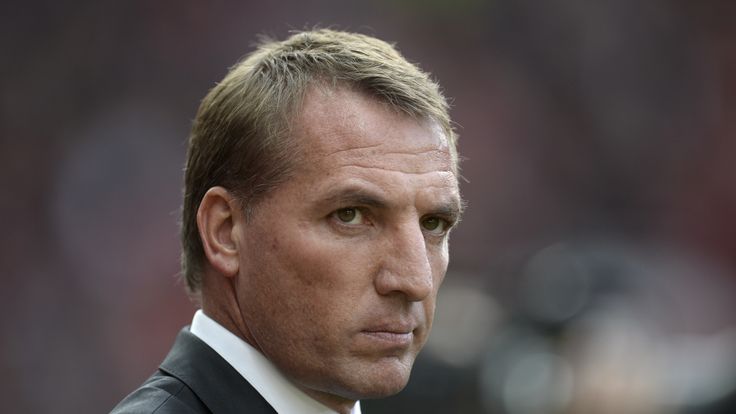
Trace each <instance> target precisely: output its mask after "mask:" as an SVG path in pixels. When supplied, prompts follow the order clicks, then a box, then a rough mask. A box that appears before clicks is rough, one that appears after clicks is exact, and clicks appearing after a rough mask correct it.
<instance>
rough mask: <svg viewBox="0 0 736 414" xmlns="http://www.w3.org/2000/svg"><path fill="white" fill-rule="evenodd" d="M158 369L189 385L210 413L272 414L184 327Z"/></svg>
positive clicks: (227, 365)
mask: <svg viewBox="0 0 736 414" xmlns="http://www.w3.org/2000/svg"><path fill="white" fill-rule="evenodd" d="M160 368H161V370H162V371H164V372H166V373H168V374H169V375H172V376H174V377H176V378H178V379H179V380H180V381H182V382H184V383H185V384H186V385H187V386H189V388H191V389H192V391H194V393H195V394H197V396H198V397H199V398H200V399H201V400H202V402H203V403H204V404H205V405H206V406H207V408H209V409H210V411H212V413H213V414H231V413H232V414H235V413H238V414H245V413H249V414H250V413H253V414H256V413H258V414H260V413H264V414H265V413H268V414H275V413H276V411H275V410H274V409H273V408H272V407H271V406H270V405H269V404H268V403H267V402H266V400H264V399H263V397H262V396H261V395H260V394H258V392H257V391H256V390H255V389H254V388H253V387H252V386H251V385H250V384H249V383H248V381H246V380H245V378H243V377H242V376H241V375H240V374H239V373H238V372H237V371H236V370H235V369H234V368H233V367H232V366H230V364H228V363H227V361H225V360H224V359H222V357H221V356H220V355H218V354H217V353H216V352H215V351H214V350H212V348H210V347H209V346H207V344H205V343H204V342H202V341H201V340H200V339H199V338H197V337H196V336H195V335H194V334H192V333H191V332H189V328H188V327H186V328H184V329H182V330H181V332H179V335H178V336H177V337H176V342H175V343H174V346H173V348H172V349H171V351H170V352H169V355H168V356H167V357H166V359H165V360H164V362H163V363H162V364H161V366H160Z"/></svg>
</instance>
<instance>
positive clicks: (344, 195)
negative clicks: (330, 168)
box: [322, 188, 389, 209]
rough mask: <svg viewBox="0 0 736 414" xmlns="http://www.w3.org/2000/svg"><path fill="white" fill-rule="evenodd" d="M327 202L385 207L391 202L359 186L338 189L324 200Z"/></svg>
mask: <svg viewBox="0 0 736 414" xmlns="http://www.w3.org/2000/svg"><path fill="white" fill-rule="evenodd" d="M322 202H323V203H325V204H344V205H362V206H370V207H375V208H381V209H385V208H387V207H388V206H389V202H388V201H386V199H384V198H383V197H381V196H380V195H378V194H375V193H373V192H370V191H366V190H364V189H358V188H347V189H338V190H337V191H334V192H332V193H330V194H328V195H327V196H326V197H325V198H324V199H323V201H322Z"/></svg>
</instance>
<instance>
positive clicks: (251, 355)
mask: <svg viewBox="0 0 736 414" xmlns="http://www.w3.org/2000/svg"><path fill="white" fill-rule="evenodd" d="M189 331H190V332H191V333H193V334H194V335H196V336H197V337H198V338H199V339H201V340H202V341H203V342H204V343H206V344H207V345H209V347H210V348H212V349H213V350H214V351H215V352H217V353H218V354H219V355H220V356H221V357H222V358H223V359H224V360H225V361H227V363H228V364H230V365H231V366H232V367H233V368H235V370H236V371H238V372H239V373H240V375H242V376H243V378H245V380H246V381H248V382H249V383H250V385H252V386H253V388H255V389H256V391H258V393H259V394H261V396H262V397H263V398H265V399H266V401H268V403H269V404H271V407H273V408H274V409H275V410H276V412H277V413H279V414H294V413H300V414H336V413H335V411H333V410H332V409H330V408H328V407H326V406H325V405H323V404H321V403H319V402H317V401H316V400H314V399H312V398H311V397H310V396H308V395H307V394H305V393H304V391H302V390H300V389H299V388H297V387H296V386H294V384H292V383H291V382H290V381H289V380H287V379H286V378H285V377H284V375H283V374H282V373H281V372H280V371H279V370H278V369H276V367H275V366H274V365H273V364H272V363H271V361H269V360H268V359H267V358H266V357H265V356H263V354H261V353H260V352H259V351H258V350H256V349H255V348H253V347H252V346H251V345H250V344H248V343H247V342H245V341H244V340H242V339H240V338H239V337H238V336H236V335H235V334H233V333H232V332H230V331H228V330H227V329H225V327H223V326H222V325H220V324H219V323H217V322H216V321H215V320H214V319H212V318H210V317H209V316H207V315H205V314H204V312H202V310H201V309H200V310H198V311H197V312H196V313H195V314H194V318H193V319H192V326H191V327H190V328H189ZM350 413H351V414H361V412H360V401H357V402H356V403H355V405H354V406H353V408H352V410H351V411H350Z"/></svg>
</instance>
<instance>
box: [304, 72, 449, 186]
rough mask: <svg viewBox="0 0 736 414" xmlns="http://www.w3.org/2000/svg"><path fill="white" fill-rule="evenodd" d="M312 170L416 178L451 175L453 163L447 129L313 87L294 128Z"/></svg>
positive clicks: (359, 96) (355, 94) (339, 90)
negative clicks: (329, 167)
mask: <svg viewBox="0 0 736 414" xmlns="http://www.w3.org/2000/svg"><path fill="white" fill-rule="evenodd" d="M294 127H295V128H294V131H295V135H297V139H298V140H299V142H300V144H301V146H302V148H303V151H304V153H305V154H306V156H307V159H306V160H305V161H306V162H307V163H309V164H311V165H315V164H321V163H333V164H336V165H333V166H334V167H339V166H341V165H345V166H347V165H352V166H356V167H359V166H361V165H362V164H365V163H367V162H369V163H370V167H372V168H378V169H380V168H386V169H387V170H397V171H403V172H406V173H412V174H422V173H430V172H449V173H452V175H453V178H455V177H454V176H455V174H454V172H453V160H452V157H451V153H450V147H449V141H448V139H447V136H446V134H445V133H444V131H443V129H442V128H441V127H440V126H439V125H438V124H437V123H436V122H433V121H431V120H419V119H415V118H413V117H410V116H408V115H406V114H403V113H399V112H397V111H396V110H394V109H392V108H390V107H389V106H388V105H387V104H385V103H383V102H380V101H379V100H377V99H375V98H373V97H371V96H369V95H367V94H365V93H362V92H359V91H356V90H353V89H350V88H347V87H332V88H330V87H325V86H312V87H311V88H310V89H309V90H308V92H307V94H306V96H305V99H304V102H303V104H302V107H301V111H300V112H299V115H298V116H297V119H296V122H295V124H294Z"/></svg>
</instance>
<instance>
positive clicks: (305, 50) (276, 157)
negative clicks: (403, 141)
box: [181, 29, 457, 293]
mask: <svg viewBox="0 0 736 414" xmlns="http://www.w3.org/2000/svg"><path fill="white" fill-rule="evenodd" d="M314 82H324V83H327V84H328V85H330V84H331V85H339V84H344V85H347V86H350V87H355V88H357V90H359V91H362V92H364V93H367V94H369V95H371V96H373V97H375V98H377V99H379V100H380V101H382V102H385V103H386V104H388V105H389V106H390V107H391V108H393V109H395V110H397V111H401V112H403V113H406V114H407V115H409V116H412V117H416V118H419V119H431V120H433V121H435V122H437V124H438V125H439V126H440V127H442V128H443V129H444V132H445V134H446V136H447V138H448V140H449V142H450V148H451V154H452V157H453V159H454V161H455V162H454V165H455V168H457V152H456V135H455V132H454V131H453V128H452V125H451V122H450V117H449V114H448V107H447V102H446V101H445V98H444V97H443V96H442V93H441V92H440V89H439V87H438V85H437V84H436V83H435V82H434V81H432V80H431V79H430V77H429V75H428V74H427V73H425V72H423V71H421V70H420V69H419V68H417V67H416V66H414V65H412V64H411V63H409V62H407V61H406V60H405V59H404V58H403V57H402V56H401V55H400V54H399V52H397V51H396V49H394V47H393V46H391V45H390V44H388V43H386V42H384V41H382V40H378V39H376V38H373V37H370V36H366V35H362V34H356V33H347V32H340V31H334V30H328V29H320V30H312V31H305V32H299V33H295V34H293V35H292V36H290V37H289V38H287V39H286V40H284V41H280V42H279V41H265V42H263V43H262V44H261V45H260V46H258V47H257V49H256V50H255V51H254V52H252V53H251V54H250V55H248V56H246V57H245V59H244V60H242V61H241V62H239V63H237V64H236V65H235V66H233V67H232V68H231V69H230V72H229V73H228V74H227V75H226V76H225V78H224V79H223V80H222V82H220V83H219V84H217V85H216V86H215V87H214V88H212V90H210V91H209V93H208V94H207V96H206V97H205V98H204V100H203V101H202V103H201V105H200V107H199V110H198V111H197V116H196V118H195V120H194V124H193V126H192V131H191V134H190V137H189V147H188V151H187V163H186V169H185V179H184V202H183V206H182V232H181V238H182V273H183V275H184V277H185V279H186V282H187V286H188V288H189V291H190V292H191V293H197V292H198V291H199V288H200V286H201V282H202V279H201V278H202V270H203V265H204V260H205V257H204V251H203V247H202V241H201V240H200V238H199V232H198V229H197V221H196V220H197V210H198V208H199V204H200V203H201V201H202V198H203V197H204V194H205V193H206V192H207V190H209V189H210V188H212V187H214V186H223V187H225V188H227V189H228V190H229V191H231V192H233V193H234V194H236V195H237V197H238V198H239V200H240V201H241V206H242V208H243V209H244V210H245V211H246V217H248V216H249V215H250V212H251V209H252V208H253V207H254V206H255V205H256V204H257V202H258V201H259V200H260V199H261V198H262V197H263V196H264V195H266V194H267V193H268V192H269V191H271V190H273V189H274V188H275V187H276V186H278V184H279V183H281V182H283V181H284V180H286V179H288V178H289V176H290V173H291V172H292V171H293V169H294V166H295V163H296V162H297V160H298V156H297V157H295V154H298V153H299V152H298V151H297V150H298V143H297V142H294V140H293V139H290V138H291V137H290V136H289V120H290V119H292V118H293V114H294V113H295V111H298V109H299V105H300V103H301V101H302V98H303V96H304V94H305V93H306V90H307V88H308V86H309V85H310V83H314Z"/></svg>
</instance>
